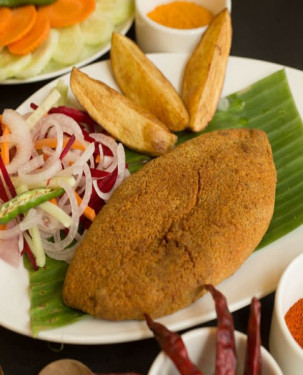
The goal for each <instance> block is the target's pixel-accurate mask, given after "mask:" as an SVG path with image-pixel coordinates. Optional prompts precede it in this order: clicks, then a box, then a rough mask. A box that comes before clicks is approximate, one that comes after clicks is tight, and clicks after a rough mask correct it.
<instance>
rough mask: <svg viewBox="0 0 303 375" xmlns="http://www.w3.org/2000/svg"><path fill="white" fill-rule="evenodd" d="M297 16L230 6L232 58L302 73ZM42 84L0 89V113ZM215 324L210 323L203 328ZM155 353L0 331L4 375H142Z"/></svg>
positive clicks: (265, 325) (140, 345)
mask: <svg viewBox="0 0 303 375" xmlns="http://www.w3.org/2000/svg"><path fill="white" fill-rule="evenodd" d="M302 13H303V3H302V2H301V1H299V0H264V1H256V0H233V3H232V20H233V45H232V50H231V54H232V55H233V56H242V57H249V58H254V59H260V60H266V61H271V62H276V63H279V64H282V65H285V66H291V67H294V68H297V69H300V70H303V47H302V46H303V43H302V37H303V23H302ZM134 35H135V33H134V27H132V28H131V29H130V31H129V33H128V36H129V37H131V38H133V39H134V38H135V36H134ZM103 59H108V54H106V55H105V56H103V57H102V58H101V59H100V60H103ZM46 83H47V81H43V82H37V83H32V84H24V85H19V86H15V85H7V86H5V85H2V86H0V113H2V111H3V109H4V108H16V107H17V106H18V105H19V104H21V103H22V102H23V101H24V100H25V99H26V98H27V97H28V96H30V95H31V94H33V93H34V92H35V91H36V90H37V89H39V88H40V87H41V86H43V85H44V84H46ZM302 100H303V98H302ZM0 287H1V288H3V287H5V285H1V286H0ZM273 301H274V294H273V293H272V294H270V295H269V296H266V297H264V298H262V299H261V304H262V324H261V332H262V340H263V345H264V346H265V347H267V348H268V336H269V330H270V321H271V315H272V309H273ZM0 303H2V301H0ZM248 314H249V310H248V308H242V309H241V310H239V311H237V312H234V313H233V316H234V320H235V327H236V329H238V330H240V331H243V332H245V331H246V324H247V321H248ZM215 324H216V322H215V321H212V322H208V323H207V324H204V325H215ZM200 326H203V325H200ZM158 352H159V348H158V345H157V343H156V342H155V340H154V339H146V340H141V341H135V342H128V343H121V344H110V345H92V346H85V345H63V346H60V345H58V344H54V343H48V342H45V341H41V340H37V339H32V338H29V337H24V336H22V335H19V334H16V333H14V332H10V331H8V330H6V329H5V328H3V327H0V366H1V367H2V368H3V371H4V373H5V375H17V374H23V375H35V374H38V372H39V371H40V369H41V368H42V367H44V366H45V365H46V364H47V363H49V362H51V361H54V360H57V359H61V358H75V359H78V360H80V361H83V362H84V363H85V364H86V365H88V366H89V367H90V368H91V369H92V370H94V371H96V372H126V371H136V372H141V373H142V374H147V372H148V369H149V367H150V365H151V363H152V361H153V359H154V358H155V356H156V355H157V354H158Z"/></svg>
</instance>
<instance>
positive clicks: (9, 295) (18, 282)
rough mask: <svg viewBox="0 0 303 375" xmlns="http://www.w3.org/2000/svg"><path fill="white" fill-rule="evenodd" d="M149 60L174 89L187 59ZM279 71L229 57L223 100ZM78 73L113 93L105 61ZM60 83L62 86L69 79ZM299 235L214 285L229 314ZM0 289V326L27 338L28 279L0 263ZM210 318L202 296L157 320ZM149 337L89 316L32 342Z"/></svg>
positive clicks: (289, 255)
mask: <svg viewBox="0 0 303 375" xmlns="http://www.w3.org/2000/svg"><path fill="white" fill-rule="evenodd" d="M149 57H150V58H151V60H152V61H154V63H155V64H156V65H157V66H158V67H159V68H160V69H161V70H162V71H163V73H164V74H165V75H166V76H167V77H168V78H169V79H170V80H171V82H172V83H173V84H174V85H175V87H176V88H177V89H179V88H180V84H181V79H182V72H183V68H184V65H185V62H186V60H187V57H188V56H187V55H184V54H152V55H149ZM281 68H282V67H281V66H280V65H277V64H272V63H267V62H262V61H257V60H250V59H244V58H237V57H231V58H230V60H229V65H228V70H227V76H226V82H225V87H224V91H223V95H226V94H229V93H231V92H234V91H236V90H240V89H243V88H246V87H247V86H248V85H250V84H251V83H254V82H255V81H257V80H259V79H261V78H263V77H265V76H267V75H269V74H270V73H273V72H274V71H277V70H279V69H281ZM82 70H83V71H85V72H87V73H88V74H89V75H91V76H92V77H95V78H98V79H101V80H103V81H104V82H106V83H107V84H109V85H111V86H112V87H114V88H117V86H116V84H115V82H114V79H113V76H112V71H111V67H110V62H109V61H104V62H99V63H95V64H92V65H90V66H86V67H84V68H83V69H82ZM286 71H287V75H288V78H289V83H290V86H291V90H292V92H293V95H294V97H295V99H296V102H297V105H298V108H299V110H300V113H301V116H302V114H303V101H302V98H303V72H301V71H298V70H295V69H291V68H286ZM61 79H63V80H64V81H65V82H66V83H68V82H69V75H66V76H64V77H63V78H62V77H61ZM56 83H57V80H54V81H53V82H51V83H49V84H48V85H46V86H44V87H43V88H41V89H40V90H39V91H37V92H36V93H35V94H34V95H32V96H31V97H30V98H29V99H28V100H27V101H26V102H25V103H23V104H22V105H21V106H20V107H19V108H18V109H19V111H21V112H26V111H28V110H29V105H30V103H31V102H35V103H40V101H41V100H42V98H44V96H45V95H46V94H47V93H48V92H49V90H50V88H51V87H53V86H55V85H56ZM302 236H303V226H301V227H300V228H298V229H296V230H295V231H293V232H291V233H290V234H288V235H287V236H285V237H283V238H282V239H280V240H278V241H276V242H274V243H273V244H271V245H269V246H267V247H266V248H263V249H262V250H260V251H258V252H256V253H254V254H252V255H251V257H250V258H249V259H248V260H247V261H246V263H245V264H244V265H243V266H242V267H241V268H240V269H239V270H238V272H237V273H235V274H234V275H233V276H232V277H230V278H229V279H228V280H226V281H224V282H223V283H222V284H221V285H220V289H221V291H223V293H224V294H225V295H226V297H227V299H228V303H229V307H230V309H231V311H234V310H237V309H239V308H241V307H243V306H246V305H248V304H249V303H250V300H251V298H252V296H257V297H259V298H260V297H262V296H265V295H267V294H269V293H270V292H272V291H273V290H275V288H276V286H277V283H278V280H279V278H280V276H281V274H282V271H283V270H284V269H285V268H286V266H287V265H288V263H289V262H290V261H291V260H292V259H293V258H294V257H295V256H296V255H297V254H299V253H300V252H302V251H303V244H302ZM0 285H1V288H0V301H1V303H0V324H1V325H3V326H4V327H6V328H8V329H10V330H12V331H15V332H19V333H22V334H25V335H28V336H31V331H30V328H29V299H28V294H27V286H28V277H27V273H26V271H25V270H24V269H23V266H20V268H19V269H14V268H12V267H10V266H8V265H7V264H5V263H4V262H2V261H1V260H0ZM214 318H215V311H214V305H213V301H212V299H211V297H210V296H209V295H206V296H204V297H202V298H201V299H199V300H198V301H197V302H195V303H194V304H192V305H191V306H189V307H188V308H186V309H183V310H181V311H179V312H177V313H175V314H173V315H170V316H166V317H164V318H163V319H161V320H160V321H161V322H162V323H164V324H165V325H166V326H168V327H169V328H170V329H172V330H181V329H185V328H188V327H192V326H194V325H196V324H199V323H203V322H206V321H209V320H212V319H214ZM150 336H151V334H150V332H149V330H148V329H147V328H146V325H145V322H140V321H123V322H109V321H105V320H96V319H93V318H91V317H89V318H86V319H84V320H82V321H80V322H77V323H75V324H72V325H69V326H66V327H63V328H59V329H54V330H50V331H43V332H41V333H40V334H39V336H38V338H40V339H43V340H48V341H54V342H60V343H75V344H104V343H115V342H126V341H132V340H137V339H142V338H146V337H150Z"/></svg>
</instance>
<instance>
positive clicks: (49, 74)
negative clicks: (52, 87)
mask: <svg viewBox="0 0 303 375" xmlns="http://www.w3.org/2000/svg"><path fill="white" fill-rule="evenodd" d="M133 20H134V17H131V18H129V19H128V20H126V21H125V22H124V23H123V24H122V25H120V26H119V27H117V28H116V30H115V31H117V32H119V33H121V34H126V33H127V32H128V30H129V29H130V27H131V25H132V23H133ZM109 50H110V42H109V43H108V44H106V45H104V46H103V47H101V49H99V50H97V51H96V52H93V54H92V55H91V56H89V57H87V58H86V59H84V60H81V61H79V62H78V63H76V64H72V65H69V66H66V67H64V68H61V69H56V70H54V71H50V72H47V73H41V74H38V75H36V76H34V77H31V78H27V79H15V78H11V79H6V80H4V81H0V85H16V84H24V83H31V82H38V81H44V80H47V79H51V78H55V77H58V76H61V75H62V74H65V73H68V72H69V71H70V70H71V69H72V67H73V66H77V67H81V66H84V65H87V64H89V63H91V62H93V61H95V60H97V59H98V58H99V57H101V56H103V55H105V54H106V53H107V52H108V51H109Z"/></svg>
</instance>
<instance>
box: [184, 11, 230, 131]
mask: <svg viewBox="0 0 303 375" xmlns="http://www.w3.org/2000/svg"><path fill="white" fill-rule="evenodd" d="M231 40H232V26H231V18H230V14H229V12H228V10H227V9H224V10H223V11H221V12H220V13H219V14H218V15H217V16H215V17H214V18H213V20H212V22H211V23H210V25H209V26H208V28H207V30H206V32H205V33H204V34H203V36H202V38H201V40H200V42H199V43H198V45H197V46H196V48H195V50H194V52H193V54H192V56H191V57H190V58H189V60H188V62H187V65H186V67H185V72H184V77H183V87H182V98H183V100H184V103H185V105H186V107H187V109H188V112H189V117H190V120H189V128H190V129H192V130H193V131H197V132H198V131H201V130H203V129H204V128H205V127H206V126H207V124H208V122H209V121H210V120H211V119H212V117H213V115H214V113H215V111H216V108H217V105H218V102H219V99H220V95H221V92H222V87H223V83H224V79H225V72H226V66H227V61H228V56H229V52H230V47H231Z"/></svg>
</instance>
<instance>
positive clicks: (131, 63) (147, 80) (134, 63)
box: [110, 33, 189, 131]
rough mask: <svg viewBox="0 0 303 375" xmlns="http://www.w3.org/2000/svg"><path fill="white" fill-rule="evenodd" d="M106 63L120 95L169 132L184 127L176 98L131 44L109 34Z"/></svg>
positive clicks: (184, 118) (182, 109)
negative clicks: (108, 56) (109, 46)
mask: <svg viewBox="0 0 303 375" xmlns="http://www.w3.org/2000/svg"><path fill="white" fill-rule="evenodd" d="M110 59H111V64H112V68H113V73H114V76H115V79H116V81H117V83H118V85H119V87H120V89H121V91H122V92H123V93H124V95H126V96H127V97H128V98H130V99H131V100H133V101H134V102H136V103H138V104H139V105H141V106H142V107H144V108H146V109H147V110H148V111H150V112H151V113H153V114H154V115H155V116H156V117H157V118H158V119H159V120H160V121H162V122H163V123H164V124H165V125H166V126H167V127H168V128H169V129H170V130H172V131H180V130H183V129H185V128H186V127H187V125H188V121H189V118H188V112H187V110H186V108H185V105H184V103H183V101H182V99H181V97H180V95H179V94H178V93H177V91H176V89H175V88H174V86H173V85H172V84H171V83H170V82H169V81H168V80H167V78H166V77H165V76H164V75H163V74H162V73H161V72H160V70H159V69H158V68H157V67H156V66H155V65H154V64H153V63H152V62H151V60H149V59H148V57H146V55H145V54H144V53H143V52H142V51H141V50H140V48H139V47H138V46H137V45H136V44H135V43H134V42H133V41H132V40H130V39H129V38H127V37H126V36H124V35H122V34H118V33H113V36H112V44H111V51H110Z"/></svg>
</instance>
